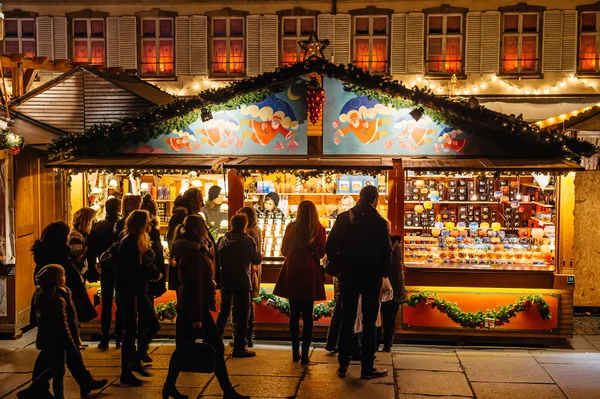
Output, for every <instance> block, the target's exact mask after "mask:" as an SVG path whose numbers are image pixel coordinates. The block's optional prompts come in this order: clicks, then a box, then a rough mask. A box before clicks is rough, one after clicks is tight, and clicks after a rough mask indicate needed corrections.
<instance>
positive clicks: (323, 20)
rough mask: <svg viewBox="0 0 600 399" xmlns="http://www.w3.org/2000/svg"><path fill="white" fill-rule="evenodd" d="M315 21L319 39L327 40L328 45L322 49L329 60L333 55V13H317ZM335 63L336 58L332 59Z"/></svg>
mask: <svg viewBox="0 0 600 399" xmlns="http://www.w3.org/2000/svg"><path fill="white" fill-rule="evenodd" d="M317 23H318V29H319V40H329V46H327V47H326V48H325V50H323V54H324V55H325V58H326V59H327V60H330V61H331V58H332V57H333V15H331V14H319V15H318V16H317ZM334 61H335V62H336V63H339V62H337V60H334Z"/></svg>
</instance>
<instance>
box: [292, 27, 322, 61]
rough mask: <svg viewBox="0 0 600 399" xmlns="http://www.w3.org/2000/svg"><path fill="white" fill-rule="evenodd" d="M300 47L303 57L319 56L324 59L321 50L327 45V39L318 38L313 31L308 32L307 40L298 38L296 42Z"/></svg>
mask: <svg viewBox="0 0 600 399" xmlns="http://www.w3.org/2000/svg"><path fill="white" fill-rule="evenodd" d="M298 44H299V45H300V48H302V49H303V50H304V59H305V60H306V59H307V58H321V59H325V55H324V54H323V50H324V49H325V48H326V47H327V46H329V40H327V39H326V40H319V38H318V37H317V34H316V33H315V32H314V31H313V32H310V36H309V37H308V40H300V41H299V42H298Z"/></svg>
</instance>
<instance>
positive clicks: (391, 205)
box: [388, 159, 404, 237]
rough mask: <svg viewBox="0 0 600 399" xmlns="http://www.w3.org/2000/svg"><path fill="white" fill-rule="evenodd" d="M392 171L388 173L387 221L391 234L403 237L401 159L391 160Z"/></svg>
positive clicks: (402, 176) (402, 173)
mask: <svg viewBox="0 0 600 399" xmlns="http://www.w3.org/2000/svg"><path fill="white" fill-rule="evenodd" d="M393 165H394V167H393V169H392V170H390V171H388V219H389V220H390V222H391V224H392V234H398V235H400V236H401V237H402V236H404V168H403V166H402V159H394V160H393Z"/></svg>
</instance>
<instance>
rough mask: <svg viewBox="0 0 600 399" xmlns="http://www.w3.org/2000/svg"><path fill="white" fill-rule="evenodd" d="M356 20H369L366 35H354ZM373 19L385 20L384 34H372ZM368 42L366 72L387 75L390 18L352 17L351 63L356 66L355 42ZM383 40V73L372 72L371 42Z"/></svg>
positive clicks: (381, 15)
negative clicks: (367, 66) (367, 65)
mask: <svg viewBox="0 0 600 399" xmlns="http://www.w3.org/2000/svg"><path fill="white" fill-rule="evenodd" d="M358 18H368V19H369V33H368V34H357V33H356V20H357V19H358ZM375 18H385V20H386V21H385V23H386V25H385V34H377V35H376V34H374V33H373V20H374V19H375ZM364 39H368V40H369V61H368V63H369V68H368V70H366V72H369V73H373V74H379V75H387V74H389V71H390V16H389V15H386V14H369V15H354V16H353V18H352V63H353V64H357V61H356V50H357V46H356V40H364ZM380 39H385V49H386V50H385V61H384V62H385V69H384V70H383V71H373V62H374V61H373V40H380Z"/></svg>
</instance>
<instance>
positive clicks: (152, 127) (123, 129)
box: [48, 59, 598, 160]
mask: <svg viewBox="0 0 600 399" xmlns="http://www.w3.org/2000/svg"><path fill="white" fill-rule="evenodd" d="M311 73H317V74H321V75H323V76H327V77H329V78H334V79H337V80H339V81H341V82H342V83H343V84H344V85H345V88H346V89H347V90H350V91H353V92H355V93H360V94H361V95H366V96H368V97H369V98H372V99H376V100H378V101H379V102H381V103H385V104H390V105H392V106H395V104H397V105H398V106H407V104H409V106H414V107H422V108H426V109H427V110H428V111H429V112H430V113H432V114H434V119H438V120H442V121H444V122H445V123H447V124H448V125H450V126H452V127H454V128H456V129H461V130H463V131H465V132H469V133H472V134H475V135H479V136H481V137H483V138H484V139H485V138H488V139H489V138H493V139H495V140H506V141H507V142H510V143H511V145H515V146H519V145H520V144H523V146H526V147H528V148H532V149H535V152H536V155H537V156H538V157H539V158H565V159H567V160H578V159H579V158H580V157H583V156H591V155H593V154H594V153H596V152H597V151H598V149H597V148H596V147H595V146H593V145H592V144H590V143H586V142H582V141H579V140H576V139H574V138H570V137H568V136H564V135H562V134H561V132H559V131H557V130H549V129H540V128H539V126H537V125H534V124H531V123H528V122H527V121H524V120H523V119H522V118H514V117H511V116H508V115H505V114H502V113H499V112H495V111H492V110H489V109H487V108H485V107H481V106H473V105H470V104H467V103H461V102H456V101H453V100H451V99H448V98H444V97H440V96H436V95H434V94H433V93H431V92H430V91H428V90H419V89H411V88H408V87H406V86H404V85H403V84H402V83H401V82H398V81H392V80H391V79H390V78H388V77H384V76H381V75H375V74H370V73H369V72H365V71H363V70H362V69H361V68H359V67H357V66H356V65H353V64H349V65H335V64H333V63H331V62H329V61H327V60H324V59H308V60H306V61H304V62H299V63H296V64H293V65H291V66H288V67H285V68H280V69H277V70H275V71H273V72H266V73H263V74H262V75H259V76H256V77H249V78H246V79H243V80H240V81H236V82H233V83H231V84H230V85H228V86H225V87H222V88H219V89H210V90H205V91H203V92H201V93H200V94H199V95H198V96H197V97H192V98H189V99H177V100H175V101H173V102H170V103H169V104H163V105H159V106H157V107H155V108H152V109H148V110H146V111H144V112H142V113H140V114H139V115H137V116H135V117H128V118H125V119H123V120H121V121H118V122H115V123H113V124H111V125H110V126H100V125H96V126H90V127H87V128H86V129H85V131H83V132H81V133H78V134H75V135H69V136H66V137H63V138H60V139H58V140H55V141H54V142H53V143H51V144H50V145H49V147H48V150H49V153H50V155H51V156H53V157H60V156H62V157H72V156H78V157H81V156H87V157H96V156H105V157H106V156H113V155H114V154H117V153H118V152H119V151H121V150H122V148H124V147H125V148H126V147H130V146H135V145H137V144H139V143H144V142H148V141H149V140H150V139H154V138H158V137H160V136H161V135H164V134H168V133H169V132H171V131H173V130H181V129H185V128H187V126H189V124H190V123H191V122H193V121H195V120H197V119H198V118H199V117H200V113H201V112H200V110H203V109H208V110H209V111H218V110H231V109H237V108H238V107H239V106H240V105H242V104H254V103H256V102H258V101H262V99H264V98H265V97H266V96H268V95H273V94H275V93H277V92H279V90H281V87H282V85H284V84H285V83H286V82H289V81H290V80H293V79H299V78H301V77H304V76H306V75H309V74H311Z"/></svg>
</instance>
